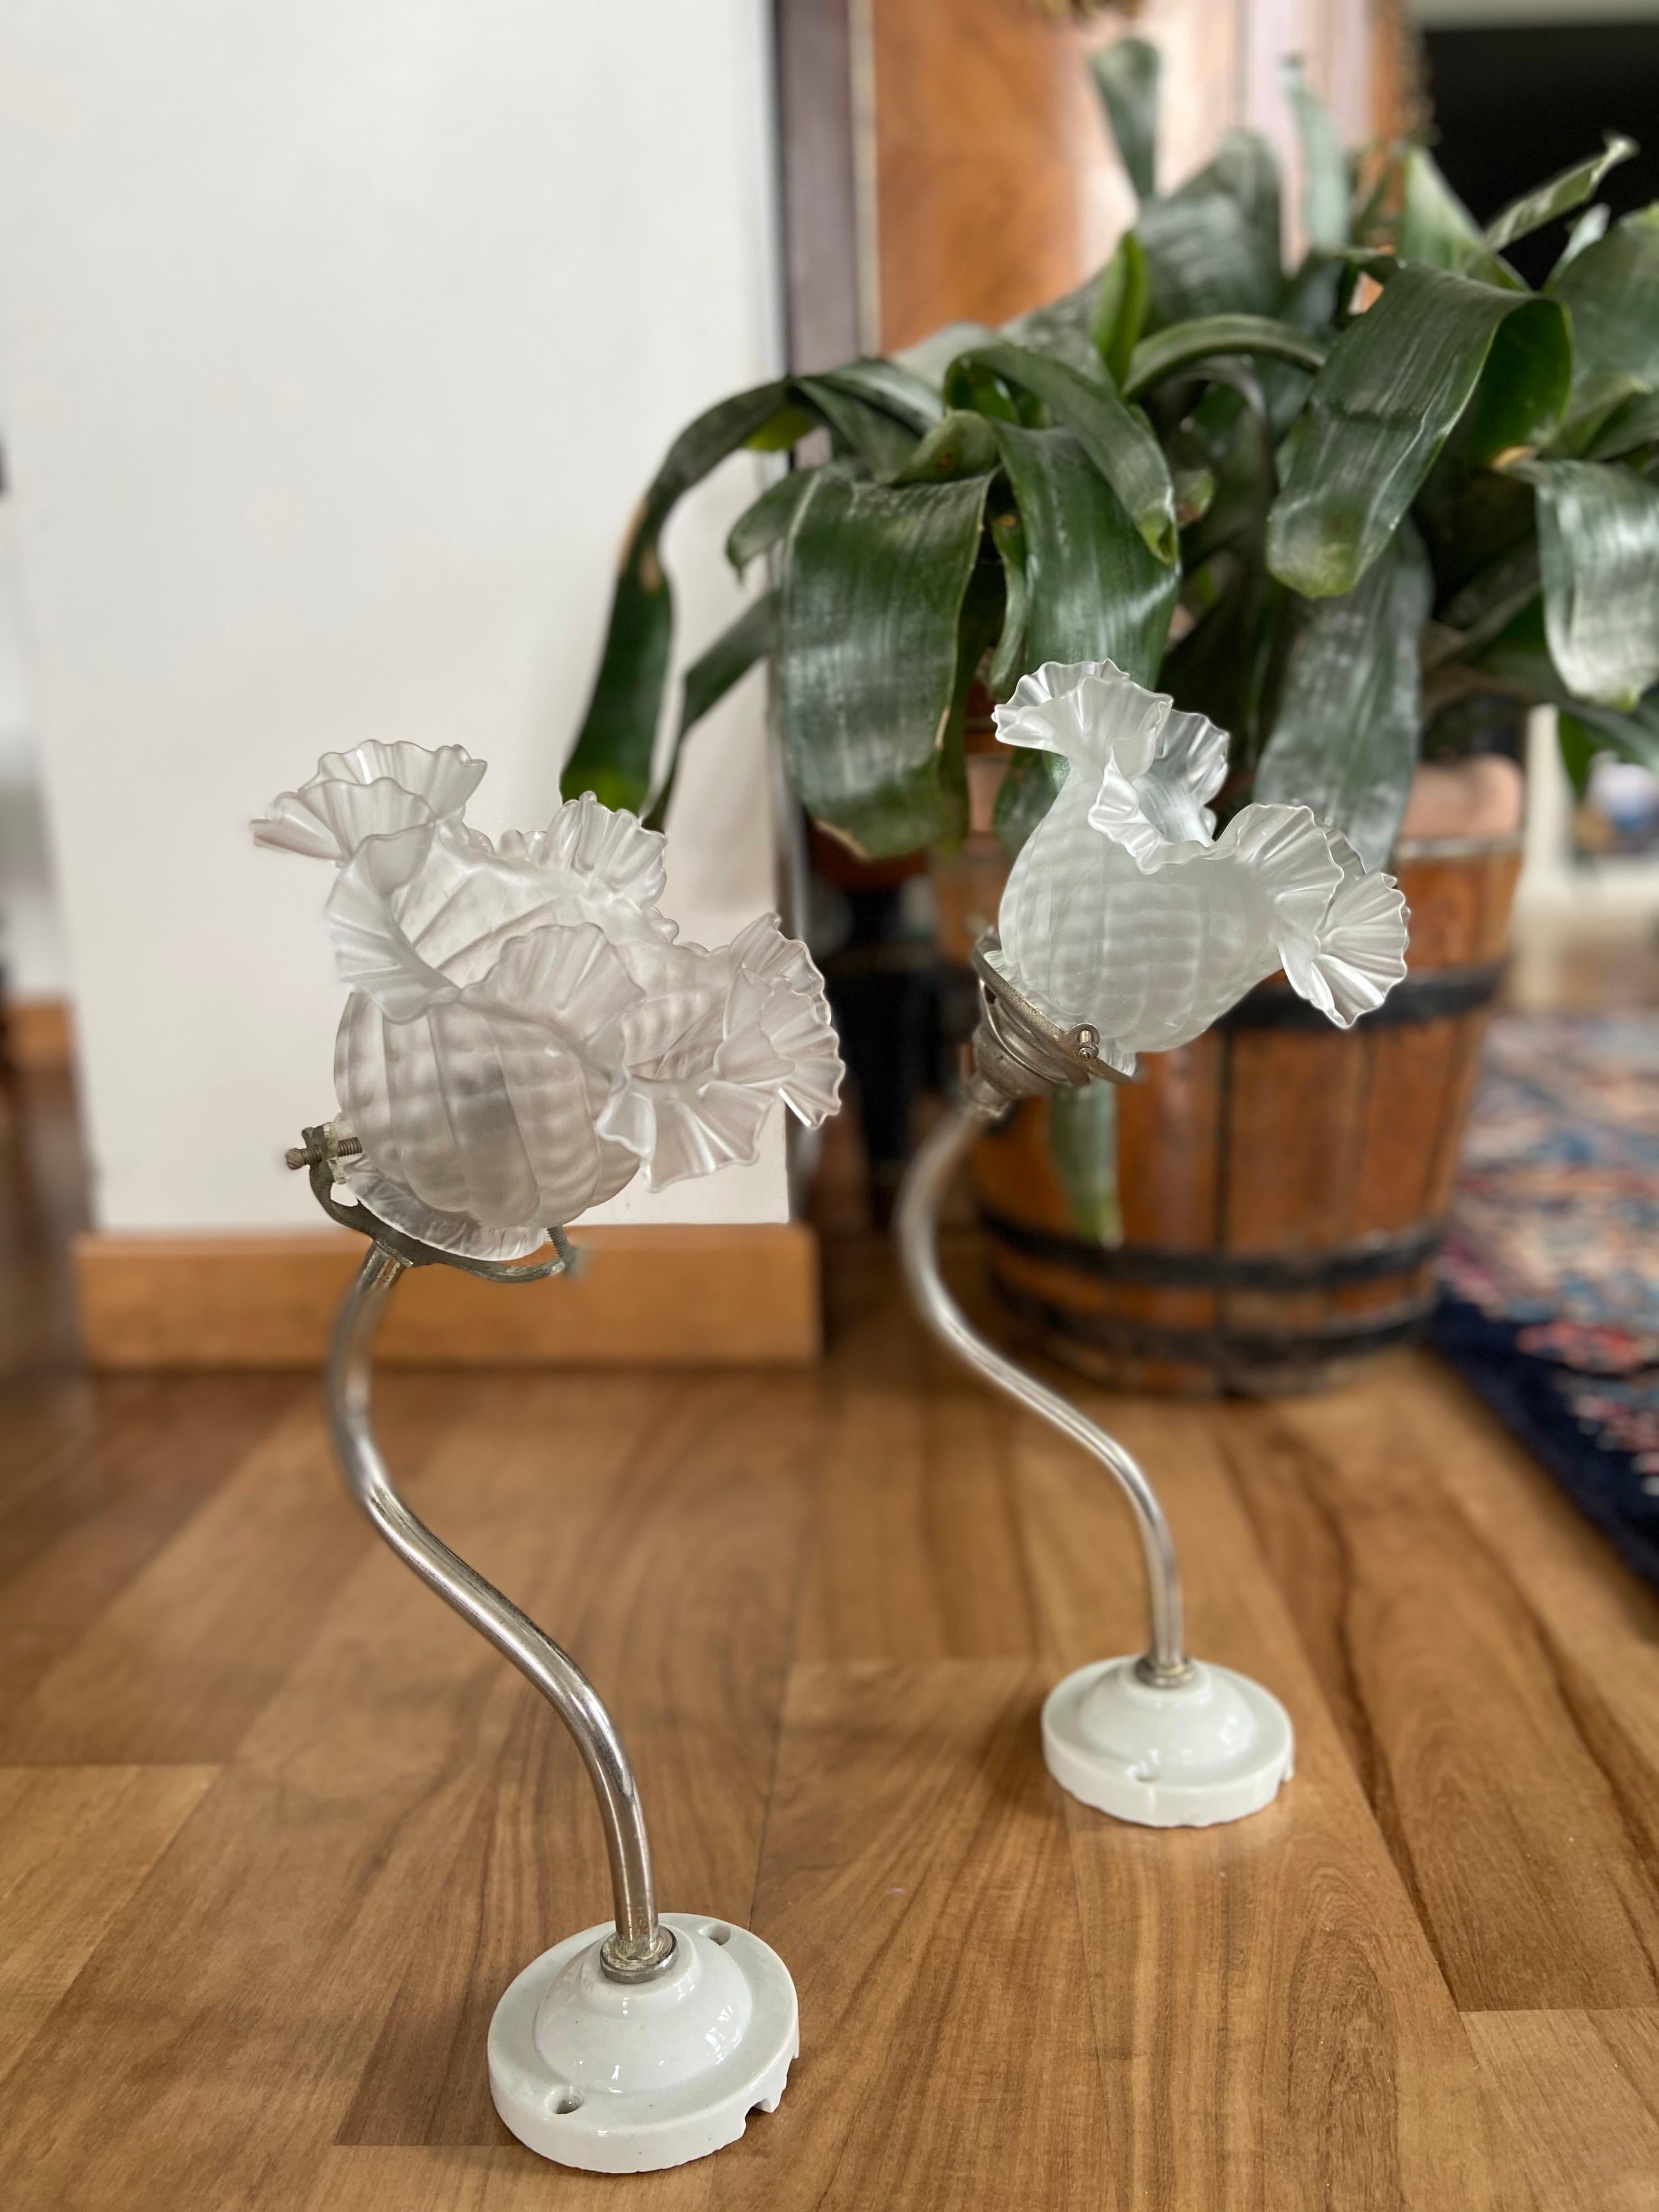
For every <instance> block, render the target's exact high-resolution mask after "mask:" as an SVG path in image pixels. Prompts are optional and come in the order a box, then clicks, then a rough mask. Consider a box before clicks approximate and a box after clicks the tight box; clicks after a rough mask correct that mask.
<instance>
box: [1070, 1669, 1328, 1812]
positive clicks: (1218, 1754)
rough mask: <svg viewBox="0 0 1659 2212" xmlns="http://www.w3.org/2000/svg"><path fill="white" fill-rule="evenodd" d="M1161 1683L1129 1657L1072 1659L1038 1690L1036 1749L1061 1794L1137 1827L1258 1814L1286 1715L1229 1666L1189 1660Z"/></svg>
mask: <svg viewBox="0 0 1659 2212" xmlns="http://www.w3.org/2000/svg"><path fill="white" fill-rule="evenodd" d="M1192 1663H1193V1673H1192V1677H1191V1680H1188V1681H1187V1682H1184V1683H1182V1685H1181V1686H1179V1687H1177V1688H1172V1689H1164V1688H1159V1687H1158V1686H1156V1685H1154V1684H1152V1683H1150V1682H1146V1681H1143V1680H1141V1677H1140V1675H1139V1672H1138V1671H1137V1670H1138V1668H1139V1662H1138V1661H1137V1660H1134V1659H1099V1660H1097V1661H1096V1662H1095V1663H1094V1664H1093V1665H1092V1666H1091V1667H1079V1668H1078V1670H1077V1672H1076V1674H1068V1675H1067V1676H1066V1679H1065V1680H1064V1681H1063V1682H1060V1683H1059V1684H1057V1685H1056V1686H1055V1687H1054V1689H1053V1690H1051V1691H1050V1692H1049V1693H1048V1699H1047V1701H1046V1702H1045V1704H1044V1705H1043V1708H1042V1756H1043V1758H1044V1759H1045V1760H1046V1761H1047V1763H1048V1771H1049V1773H1050V1774H1052V1775H1053V1776H1054V1779H1055V1781H1056V1782H1058V1783H1059V1784H1060V1788H1061V1789H1062V1790H1069V1791H1070V1792H1071V1794H1072V1796H1073V1797H1080V1798H1081V1799H1082V1801H1083V1802H1084V1803H1085V1805H1092V1806H1094V1807H1095V1808H1097V1810H1098V1811H1100V1812H1102V1813H1109V1814H1112V1816H1113V1817H1114V1819H1115V1820H1133V1821H1135V1822H1137V1823H1139V1826H1142V1827H1146V1828H1207V1827H1210V1826H1213V1825H1214V1824H1215V1823H1216V1822H1218V1821H1222V1820H1243V1818H1244V1816H1245V1815H1246V1814H1249V1813H1259V1812H1260V1811H1261V1808H1262V1807H1263V1806H1264V1805H1268V1804H1271V1803H1272V1802H1273V1799H1274V1797H1275V1796H1277V1795H1278V1794H1279V1785H1280V1784H1281V1783H1284V1782H1287V1781H1288V1780H1289V1779H1290V1777H1291V1771H1292V1768H1293V1767H1294V1765H1295V1759H1296V1739H1295V1735H1294V1733H1293V1732H1292V1730H1291V1717H1290V1715H1289V1714H1288V1713H1287V1712H1286V1711H1285V1708H1284V1706H1283V1705H1280V1704H1279V1700H1278V1699H1277V1698H1275V1697H1274V1696H1273V1693H1272V1692H1270V1691H1267V1690H1264V1689H1263V1688H1262V1686H1261V1684H1260V1683H1259V1682H1253V1681H1251V1680H1250V1678H1249V1675H1248V1674H1234V1673H1233V1671H1232V1669H1231V1668H1230V1667H1212V1666H1206V1665H1204V1664H1203V1663H1202V1662H1200V1661H1198V1660H1194V1662H1192Z"/></svg>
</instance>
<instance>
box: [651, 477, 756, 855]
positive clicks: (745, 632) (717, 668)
mask: <svg viewBox="0 0 1659 2212" xmlns="http://www.w3.org/2000/svg"><path fill="white" fill-rule="evenodd" d="M789 481H790V479H789V478H788V477H785V478H784V482H785V483H788V482H789ZM777 643H778V595H777V593H776V592H763V593H762V594H761V596H760V598H759V599H756V600H754V601H752V602H751V603H750V605H748V606H746V607H745V608H744V611H743V612H742V613H741V614H740V615H739V616H738V618H737V620H736V621H735V622H734V623H732V626H731V628H730V629H726V630H723V631H722V632H721V633H720V636H719V637H717V638H716V639H715V640H714V643H713V645H711V646H710V647H708V651H707V652H706V653H703V654H702V656H701V657H700V658H699V659H696V660H694V661H693V662H692V664H691V665H690V668H688V669H687V670H686V671H685V681H684V684H683V685H682V687H681V690H680V721H679V727H678V729H677V730H676V731H675V732H674V750H673V752H672V753H671V756H670V757H669V763H668V773H667V775H665V777H664V779H663V784H662V788H661V790H660V791H659V793H657V797H656V800H655V803H654V804H653V806H652V809H651V811H650V813H649V814H648V815H647V817H646V827H647V829H661V828H662V826H663V823H665V821H666V820H667V818H668V802H669V800H670V799H671V798H672V797H673V795H674V779H675V777H676V775H678V772H679V764H680V747H681V745H682V744H684V742H685V738H686V736H687V733H688V732H690V730H691V729H693V728H694V727H695V726H696V724H697V723H699V722H700V721H702V718H703V716H704V715H705V714H708V713H710V712H711V711H712V710H713V709H714V708H715V707H717V706H718V705H719V704H720V701H721V700H722V699H723V698H725V696H726V693H727V692H728V691H730V690H732V688H733V686H734V685H735V684H739V683H741V681H742V680H743V678H744V677H745V676H747V674H748V673H749V671H750V669H751V668H752V667H753V666H754V665H755V663H756V662H757V660H762V659H764V658H765V657H766V655H767V654H768V653H774V652H775V651H776V649H777Z"/></svg>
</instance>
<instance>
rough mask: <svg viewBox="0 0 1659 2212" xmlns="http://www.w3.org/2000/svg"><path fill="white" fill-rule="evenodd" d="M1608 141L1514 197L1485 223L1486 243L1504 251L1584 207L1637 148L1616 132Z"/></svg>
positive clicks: (1498, 251) (1631, 139) (1632, 141)
mask: <svg viewBox="0 0 1659 2212" xmlns="http://www.w3.org/2000/svg"><path fill="white" fill-rule="evenodd" d="M1606 142H1607V143H1606V144H1605V145H1604V146H1603V148H1602V149H1601V152H1600V153H1599V154H1592V155H1590V157H1589V160H1588V161H1578V162H1575V164H1574V165H1573V167H1571V169H1563V171H1562V172H1561V173H1560V175H1559V177H1552V178H1551V179H1550V180H1549V182H1548V183H1547V185H1538V186H1537V187H1536V188H1535V190H1534V191H1529V192H1523V193H1522V195H1521V197H1520V198H1519V199H1518V200H1511V201H1510V204H1509V205H1508V206H1507V207H1506V208H1504V210H1502V211H1501V212H1500V213H1499V214H1498V215H1495V216H1493V217H1492V221H1491V222H1489V223H1488V224H1487V225H1486V243H1487V245H1488V246H1491V248H1492V252H1494V253H1501V252H1503V251H1504V247H1505V246H1513V245H1514V243H1515V241H1516V239H1517V238H1530V237H1531V235H1532V234H1533V232H1534V231H1535V230H1541V229H1542V228H1544V225H1545V224H1546V223H1547V222H1554V221H1555V219H1556V217H1557V216H1563V215H1570V214H1571V211H1572V210H1573V209H1574V208H1576V207H1582V206H1583V204H1584V202H1585V201H1586V200H1587V199H1588V198H1589V196H1590V194H1591V193H1592V192H1593V191H1595V189H1596V187H1597V185H1599V184H1600V183H1601V179H1602V178H1603V177H1605V176H1606V175H1607V171H1608V170H1609V169H1616V168H1617V167H1618V166H1619V164H1620V161H1629V159H1630V157H1631V155H1632V154H1634V153H1635V152H1636V151H1637V150H1638V149H1637V145H1636V141H1635V140H1634V139H1633V138H1624V137H1620V135H1619V133H1618V132H1617V131H1608V132H1607V134H1606Z"/></svg>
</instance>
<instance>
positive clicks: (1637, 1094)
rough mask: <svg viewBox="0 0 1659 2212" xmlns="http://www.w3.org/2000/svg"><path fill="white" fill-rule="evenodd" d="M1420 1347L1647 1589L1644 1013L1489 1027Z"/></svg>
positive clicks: (1657, 1090)
mask: <svg viewBox="0 0 1659 2212" xmlns="http://www.w3.org/2000/svg"><path fill="white" fill-rule="evenodd" d="M1442 1285H1443V1289H1442V1299H1441V1304H1440V1307H1439V1310H1438V1312H1437V1314H1436V1316H1435V1320H1434V1324H1433V1341H1434V1343H1435V1344H1436V1345H1437V1347H1438V1348H1439V1350H1440V1351H1441V1352H1443V1353H1444V1354H1445V1356H1446V1357H1447V1358H1449V1359H1450V1360H1451V1361H1452V1362H1453V1364H1455V1366H1456V1367H1457V1368H1458V1370H1459V1371H1460V1372H1461V1373H1462V1375H1463V1376H1464V1377H1465V1379H1466V1380H1467V1381H1468V1383H1471V1384H1472V1385H1473V1387H1474V1389H1476V1390H1477V1391H1478V1392H1479V1393H1480V1395H1481V1397H1483V1398H1484V1399H1485V1400H1486V1402H1487V1404H1488V1405H1489V1406H1491V1407H1492V1409H1493V1411H1494V1412H1495V1413H1497V1414H1498V1417H1499V1419H1501V1420H1503V1421H1504V1423H1505V1424H1506V1425H1507V1426H1508V1427H1509V1428H1510V1429H1511V1430H1512V1431H1514V1433H1515V1434H1516V1436H1517V1437H1520V1438H1521V1439H1522V1442H1523V1443H1526V1444H1527V1445H1528V1448H1529V1449H1531V1450H1532V1451H1534V1453H1535V1454H1536V1455H1537V1456H1538V1457H1539V1458H1540V1459H1541V1460H1542V1461H1543V1462H1544V1464H1545V1465H1546V1466H1547V1468H1549V1469H1550V1470H1551V1472H1552V1473H1553V1474H1554V1475H1555V1476H1556V1478H1557V1480H1559V1482H1560V1483H1561V1484H1562V1485H1563V1486H1565V1489H1566V1490H1567V1491H1568V1492H1570V1494H1571V1497H1572V1498H1573V1499H1574V1500H1575V1502H1576V1503H1577V1505H1578V1506H1579V1507H1580V1509H1581V1510H1583V1512H1584V1513H1586V1514H1588V1515H1589V1517H1590V1519H1591V1520H1592V1521H1594V1522H1595V1523H1596V1524H1597V1526H1598V1527H1600V1528H1602V1529H1603V1530H1605V1532H1606V1533H1607V1535H1608V1536H1610V1537H1611V1538H1612V1540H1613V1542H1614V1544H1616V1545H1617V1546H1618V1547H1619V1549H1620V1552H1621V1553H1623V1554H1624V1556H1625V1558H1626V1559H1628V1560H1629V1562H1630V1564H1631V1565H1632V1566H1633V1567H1635V1568H1636V1569H1637V1571H1638V1572H1639V1573H1641V1574H1644V1575H1645V1576H1646V1577H1648V1578H1649V1579H1650V1581H1652V1582H1655V1583H1659V1013H1630V1014H1595V1015H1536V1014H1528V1015H1522V1014H1510V1015H1505V1016H1503V1017H1500V1018H1499V1019H1498V1020H1497V1021H1496V1022H1494V1024H1492V1032H1491V1036H1490V1038H1489V1040H1488V1043H1487V1048H1486V1062H1485V1066H1484V1069H1483V1073H1482V1078H1481V1084H1480V1091H1479V1094H1478V1096H1477V1097H1476V1100H1475V1105H1474V1115H1473V1116H1472V1119H1471V1121H1470V1127H1469V1133H1468V1142H1467V1145H1466V1146H1465V1150H1464V1154H1463V1164H1462V1171H1461V1174H1460V1176H1459V1182H1458V1189H1457V1195H1456V1198H1455V1201H1454V1206H1453V1229H1452V1234H1451V1237H1450V1238H1449V1242H1448V1244H1447V1249H1446V1253H1445V1256H1444V1259H1443V1265H1442Z"/></svg>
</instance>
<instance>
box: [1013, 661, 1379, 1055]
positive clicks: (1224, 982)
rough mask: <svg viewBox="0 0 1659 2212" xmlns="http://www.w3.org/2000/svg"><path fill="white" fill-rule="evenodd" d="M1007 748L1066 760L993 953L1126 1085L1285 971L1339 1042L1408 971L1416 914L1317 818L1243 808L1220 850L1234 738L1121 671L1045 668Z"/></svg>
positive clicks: (1033, 681)
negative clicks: (1338, 1032) (1147, 1058)
mask: <svg viewBox="0 0 1659 2212" xmlns="http://www.w3.org/2000/svg"><path fill="white" fill-rule="evenodd" d="M996 725H997V735H998V736H999V737H1000V738H1001V740H1002V742H1003V743H1004V744H1010V745H1029V746H1031V747H1033V748H1034V749H1036V750H1039V751H1042V752H1051V753H1057V754H1059V755H1060V757H1061V758H1062V759H1063V760H1065V761H1066V762H1068V763H1070V766H1069V768H1068V769H1067V772H1066V780H1065V781H1064V783H1063V784H1062V785H1061V787H1060V795H1059V797H1058V798H1057V799H1055V801H1054V805H1053V806H1052V807H1051V808H1050V809H1049V811H1048V813H1047V814H1046V815H1045V816H1044V817H1043V818H1042V821H1041V822H1040V823H1038V824H1037V826H1036V829H1034V830H1033V831H1032V832H1031V835H1030V836H1029V837H1028V838H1027V839H1026V841H1025V843H1024V846H1023V847H1022V848H1021V849H1020V854H1019V857H1018V860H1016V861H1015V863H1014V866H1013V871H1012V874H1011V875H1010V877H1009V878H1008V884H1007V888H1006V890H1005V891H1004V893H1003V896H1002V905H1001V909H1000V915H999V917H998V934H999V936H1000V939H1001V946H1000V951H994V952H992V953H991V954H990V955H989V956H988V957H989V958H990V960H991V962H992V963H993V965H994V967H995V968H996V969H997V970H998V972H999V973H1000V975H1003V976H1004V977H1005V978H1006V981H1008V982H1009V983H1010V984H1011V985H1012V987H1013V988H1014V989H1015V990H1016V991H1018V992H1019V993H1020V994H1022V995H1023V996H1024V997H1025V998H1026V999H1029V1000H1030V1001H1031V1003H1032V1004H1033V1005H1034V1006H1036V1007H1037V1008H1038V1009H1039V1010H1040V1011H1041V1012H1043V1013H1045V1014H1047V1015H1048V1017H1049V1018H1051V1019H1052V1020H1054V1021H1056V1022H1058V1023H1059V1024H1061V1026H1062V1027H1066V1028H1069V1027H1071V1026H1073V1024H1079V1023H1085V1022H1086V1023H1089V1024H1092V1026H1093V1027H1094V1028H1095V1029H1096V1030H1097V1031H1098V1033H1099V1036H1100V1051H1101V1057H1102V1058H1103V1060H1106V1061H1107V1062H1108V1063H1109V1065H1110V1066H1114V1067H1115V1068H1117V1069H1118V1070H1120V1072H1121V1073H1125V1074H1132V1073H1133V1071H1134V1066H1135V1055H1136V1054H1137V1053H1139V1052H1167V1051H1170V1049H1171V1048H1173V1047H1175V1046H1176V1045H1181V1044H1186V1043H1187V1042H1189V1041H1190V1040H1191V1039H1192V1038H1193V1037H1195V1036H1198V1035H1199V1033H1200V1030H1205V1029H1207V1028H1208V1027H1209V1025H1210V1024H1211V1023H1212V1022H1213V1021H1214V1020H1216V1019H1217V1018H1218V1016H1219V1015H1221V1014H1224V1013H1225V1012H1226V1011H1227V1009H1228V1007H1229V1006H1232V1005H1233V1004H1234V1003H1235V1002H1236V1001H1237V1000H1239V999H1241V998H1242V997H1243V995H1244V994H1245V992H1246V991H1248V990H1249V989H1250V987H1252V986H1253V985H1254V984H1256V983H1259V982H1261V981H1262V980H1263V979H1264V978H1265V977H1267V976H1268V975H1272V974H1273V971H1274V969H1278V968H1283V969H1284V970H1285V975H1286V976H1287V977H1288V978H1289V980H1290V982H1291V986H1292V987H1293V988H1294V989H1296V990H1297V991H1298V992H1299V993H1300V994H1301V995H1302V996H1303V997H1304V999H1307V1000H1310V1002H1311V1003H1312V1004H1313V1005H1314V1006H1317V1007H1318V1008H1319V1009H1320V1011H1321V1012H1322V1013H1325V1014H1327V1015H1328V1016H1329V1018H1330V1019H1331V1020H1332V1021H1333V1022H1334V1023H1335V1024H1337V1025H1338V1026H1339V1027H1340V1028H1343V1029H1346V1028H1347V1027H1348V1026H1349V1025H1350V1024H1352V1023H1353V1022H1354V1021H1356V1020H1357V1019H1358V1017H1359V1016H1360V1015H1361V1014H1362V1013H1365V1012H1369V1011H1370V1009H1371V1008H1372V1007H1374V1006H1380V1005H1381V1004H1382V1002H1383V999H1384V998H1385V997H1386V996H1387V995H1388V994H1389V990H1390V989H1391V988H1392V987H1393V986H1394V985H1395V983H1397V982H1398V981H1400V978H1401V976H1402V975H1404V974H1405V972H1406V919H1407V917H1406V903H1405V901H1404V899H1403V898H1402V897H1401V893H1400V889H1399V886H1398V885H1397V884H1395V880H1394V878H1393V877H1392V876H1385V875H1382V874H1376V873H1371V872H1368V871H1367V870H1366V869H1365V868H1364V866H1362V865H1361V863H1360V860H1359V857H1358V854H1356V853H1355V851H1354V849H1353V848H1352V846H1351V845H1350V844H1349V843H1348V841H1347V839H1346V837H1343V836H1340V834H1339V833H1338V832H1337V831H1335V830H1333V829H1325V828H1324V827H1322V824H1321V823H1318V822H1316V820H1315V818H1314V817H1313V815H1312V813H1311V812H1310V810H1309V809H1308V808H1307V807H1305V806H1277V805H1275V806H1267V805H1260V806H1245V807H1243V808H1241V809H1240V811H1238V812H1237V814H1236V815H1235V816H1234V817H1233V818H1232V820H1231V822H1230V823H1228V825H1227V827H1226V829H1225V830H1224V831H1223V833H1222V835H1221V836H1219V837H1217V836H1216V834H1215V817H1214V815H1213V814H1212V812H1211V811H1210V807H1209V805H1208V801H1209V800H1210V799H1212V798H1213V797H1214V796H1215V793H1216V792H1217V791H1218V789H1219V788H1220V786H1221V783H1222V781H1223V779H1224V778H1225V775H1226V772H1227V738H1226V733H1225V731H1222V730H1218V729H1217V728H1216V726H1215V725H1214V724H1213V723H1212V722H1208V721H1206V720H1205V719H1204V717H1203V716H1202V715H1201V714H1182V713H1178V712H1176V708H1175V706H1174V704H1173V702H1171V701H1170V700H1169V699H1167V698H1165V697H1164V696H1161V695H1159V694H1158V693H1155V692H1151V691H1147V690H1143V689H1142V688H1141V686H1140V685H1139V684H1137V683H1135V682H1134V681H1133V679H1132V678H1129V677H1127V676H1126V675H1124V674H1123V672H1122V671H1121V669H1118V668H1115V667H1114V666H1113V665H1112V664H1111V662H1110V661H1109V660H1103V661H1093V662H1079V663H1077V664H1074V665H1069V666H1068V665H1061V664H1060V663H1059V662H1054V661H1051V662H1049V663H1048V664H1047V665H1045V666H1043V667H1042V668H1040V669H1038V670H1037V671H1036V674H1035V675H1031V676H1027V677H1025V678H1023V679H1022V681H1021V683H1020V684H1019V686H1018V689H1017V690H1016V691H1015V693H1014V695H1013V697H1012V699H1011V700H1010V701H1009V702H1008V703H1007V704H1006V706H1000V707H999V708H997V709H996Z"/></svg>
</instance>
